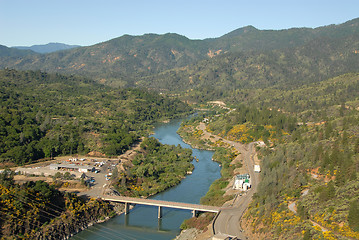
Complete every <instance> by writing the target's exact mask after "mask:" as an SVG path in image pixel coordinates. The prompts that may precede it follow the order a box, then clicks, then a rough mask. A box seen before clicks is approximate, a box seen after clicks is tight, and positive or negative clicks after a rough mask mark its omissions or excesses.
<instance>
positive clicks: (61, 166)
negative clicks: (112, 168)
mask: <svg viewBox="0 0 359 240" xmlns="http://www.w3.org/2000/svg"><path fill="white" fill-rule="evenodd" d="M50 169H51V170H66V171H78V172H93V171H94V170H95V167H92V166H87V165H86V166H84V165H77V164H50Z"/></svg>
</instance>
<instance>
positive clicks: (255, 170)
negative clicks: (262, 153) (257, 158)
mask: <svg viewBox="0 0 359 240" xmlns="http://www.w3.org/2000/svg"><path fill="white" fill-rule="evenodd" d="M254 172H257V173H259V172H261V166H260V165H254Z"/></svg>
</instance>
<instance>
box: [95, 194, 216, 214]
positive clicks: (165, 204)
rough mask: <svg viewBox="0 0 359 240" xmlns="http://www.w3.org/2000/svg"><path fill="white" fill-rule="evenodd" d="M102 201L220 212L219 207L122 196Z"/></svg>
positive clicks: (109, 197) (108, 197)
mask: <svg viewBox="0 0 359 240" xmlns="http://www.w3.org/2000/svg"><path fill="white" fill-rule="evenodd" d="M102 199H103V200H105V201H112V202H122V203H131V204H143V205H150V206H158V207H167V208H177V209H188V210H195V211H202V212H214V213H217V212H219V210H220V208H219V207H215V206H206V205H200V204H191V203H180V202H170V201H162V200H155V199H145V198H132V197H123V196H102Z"/></svg>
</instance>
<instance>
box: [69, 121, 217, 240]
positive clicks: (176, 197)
mask: <svg viewBox="0 0 359 240" xmlns="http://www.w3.org/2000/svg"><path fill="white" fill-rule="evenodd" d="M181 122H182V120H181V119H180V120H172V121H170V122H169V123H161V124H158V125H156V127H155V129H154V135H153V137H155V138H157V139H158V140H159V141H160V142H161V143H163V144H170V145H178V144H180V145H181V146H182V147H184V148H190V149H192V151H193V156H194V157H196V158H197V159H198V162H197V161H195V160H194V161H193V165H194V166H195V169H194V171H193V174H191V175H188V176H187V177H186V178H185V179H183V180H182V182H181V183H180V184H179V185H177V186H175V187H173V188H170V189H168V190H167V191H165V192H162V193H159V194H157V195H155V196H153V197H152V198H154V199H159V200H167V201H177V202H185V203H199V201H200V198H201V197H203V196H204V195H205V194H206V193H207V191H208V189H209V186H210V185H211V184H212V182H213V181H214V180H216V179H218V178H220V167H219V165H218V163H216V162H213V161H212V160H211V159H212V155H213V152H212V151H207V150H199V149H195V148H192V147H191V146H190V145H188V144H186V143H184V142H183V141H182V139H181V137H180V136H179V135H178V134H177V133H176V131H177V130H178V128H179V126H180V124H181ZM191 217H192V213H191V212H190V211H187V210H174V209H166V208H163V212H162V219H160V220H158V219H157V207H150V206H135V207H134V208H133V209H132V210H131V211H130V213H129V214H128V215H124V214H122V215H120V216H117V217H114V218H112V219H110V220H109V221H107V222H105V223H101V224H96V225H95V226H92V227H89V228H88V229H86V230H84V231H82V232H80V233H79V234H77V235H75V236H74V237H73V238H72V239H75V240H77V239H89V240H92V239H93V240H95V239H96V240H97V239H112V240H113V239H126V240H127V239H128V240H135V239H139V240H140V239H156V240H168V239H173V238H175V237H176V235H178V234H179V233H180V225H181V223H182V222H183V220H184V219H187V218H191Z"/></svg>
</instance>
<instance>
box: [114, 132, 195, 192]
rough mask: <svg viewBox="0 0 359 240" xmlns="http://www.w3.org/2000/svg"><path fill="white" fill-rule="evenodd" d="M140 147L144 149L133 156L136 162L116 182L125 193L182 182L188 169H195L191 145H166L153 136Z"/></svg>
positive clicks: (117, 187) (117, 186)
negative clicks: (188, 147)
mask: <svg viewBox="0 0 359 240" xmlns="http://www.w3.org/2000/svg"><path fill="white" fill-rule="evenodd" d="M141 148H142V151H141V153H139V154H137V155H136V157H135V158H134V159H133V160H132V164H133V166H132V167H131V166H129V167H128V169H127V171H126V172H125V173H121V174H120V176H118V182H116V183H115V188H116V190H117V191H118V192H120V193H121V194H123V195H125V196H149V195H154V194H156V193H158V192H162V191H163V190H165V189H167V188H169V187H173V186H175V185H177V184H179V182H180V181H181V180H182V178H184V177H185V176H186V174H187V172H188V171H192V170H193V165H192V164H191V161H192V160H193V157H192V151H191V150H190V149H184V148H182V147H181V146H179V145H178V146H174V145H172V146H170V145H163V144H161V143H160V142H159V141H158V140H157V139H155V138H153V137H151V138H146V139H144V140H143V142H142V143H141ZM115 181H116V179H115Z"/></svg>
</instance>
